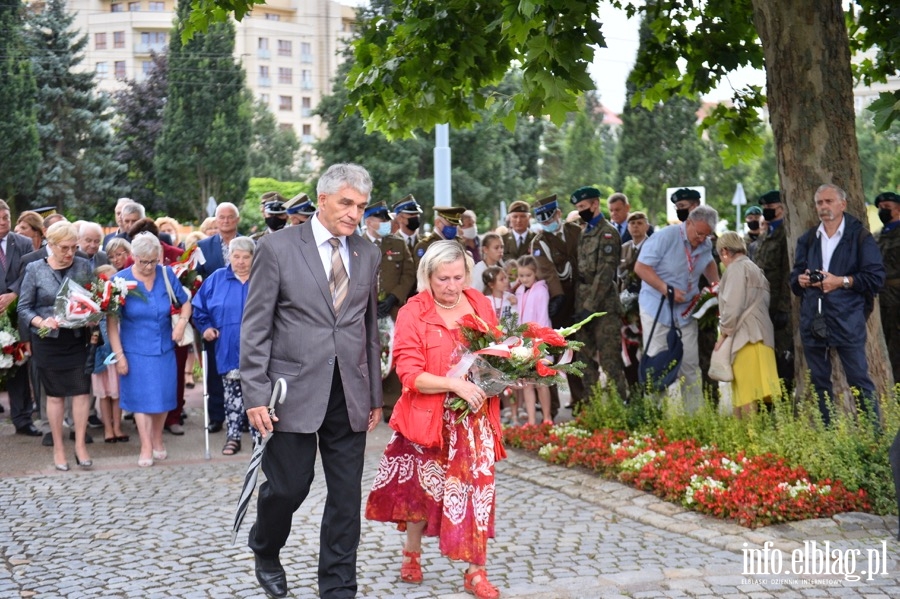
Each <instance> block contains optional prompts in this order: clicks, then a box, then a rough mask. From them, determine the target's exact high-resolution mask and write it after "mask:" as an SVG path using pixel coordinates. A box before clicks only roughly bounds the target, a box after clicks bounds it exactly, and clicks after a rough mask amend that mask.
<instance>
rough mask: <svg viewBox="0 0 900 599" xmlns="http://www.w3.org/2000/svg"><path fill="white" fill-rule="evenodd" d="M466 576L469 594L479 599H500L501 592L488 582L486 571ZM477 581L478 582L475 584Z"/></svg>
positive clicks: (466, 586)
mask: <svg viewBox="0 0 900 599" xmlns="http://www.w3.org/2000/svg"><path fill="white" fill-rule="evenodd" d="M465 574H466V578H465V581H466V582H465V589H466V592H467V593H472V594H473V595H475V597H477V598H478V599H497V598H498V597H500V591H498V590H497V587H495V586H494V585H492V584H491V583H490V582H488V579H487V572H486V571H484V570H475V571H474V572H466V573H465ZM476 580H477V581H478V582H475V581H476Z"/></svg>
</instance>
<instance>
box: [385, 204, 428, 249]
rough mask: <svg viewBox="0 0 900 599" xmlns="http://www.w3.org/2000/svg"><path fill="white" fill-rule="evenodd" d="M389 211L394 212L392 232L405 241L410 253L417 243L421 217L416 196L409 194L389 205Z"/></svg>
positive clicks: (420, 208) (420, 209)
mask: <svg viewBox="0 0 900 599" xmlns="http://www.w3.org/2000/svg"><path fill="white" fill-rule="evenodd" d="M391 211H392V212H393V213H394V220H393V223H392V230H393V233H394V235H396V236H398V237H400V239H402V240H403V241H404V242H405V243H406V247H407V248H409V253H410V254H412V253H413V250H414V249H415V248H416V244H417V243H419V235H418V230H419V225H420V224H421V223H420V222H419V220H420V219H421V217H422V207H421V206H419V203H418V202H417V201H416V198H414V197H413V195H412V194H409V195H408V196H406V197H405V198H403V199H402V200H400V201H399V202H397V203H395V204H394V205H393V206H391Z"/></svg>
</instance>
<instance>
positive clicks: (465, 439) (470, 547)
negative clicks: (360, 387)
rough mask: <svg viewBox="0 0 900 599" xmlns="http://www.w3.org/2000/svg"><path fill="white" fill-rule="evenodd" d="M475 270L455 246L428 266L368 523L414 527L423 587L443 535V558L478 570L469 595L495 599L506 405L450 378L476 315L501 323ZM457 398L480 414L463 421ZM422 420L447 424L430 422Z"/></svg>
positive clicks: (410, 534)
mask: <svg viewBox="0 0 900 599" xmlns="http://www.w3.org/2000/svg"><path fill="white" fill-rule="evenodd" d="M472 267H473V262H472V258H471V257H470V256H469V255H468V254H467V253H466V252H465V250H464V249H463V248H462V246H460V245H459V243H457V242H456V241H438V242H435V243H433V244H432V245H430V246H429V247H428V250H427V251H426V252H425V255H424V256H423V257H422V261H421V262H420V263H419V268H418V273H417V275H418V291H419V293H418V294H416V295H415V296H413V297H412V298H411V299H410V300H409V301H408V302H407V303H406V305H405V306H403V307H402V308H400V312H399V314H398V315H397V324H396V330H395V336H394V364H395V366H396V369H397V375H398V376H399V377H400V382H401V383H403V393H402V395H401V396H400V399H399V400H398V401H397V405H396V407H395V408H394V411H393V413H392V414H391V423H390V424H391V428H393V429H394V431H395V432H394V435H393V437H392V438H391V441H390V443H388V446H387V447H386V448H385V450H384V456H383V457H382V458H381V464H380V465H379V468H378V473H377V474H376V475H375V483H374V485H373V488H372V491H371V493H370V494H369V499H368V503H367V505H366V518H368V519H370V520H377V521H380V522H393V523H395V524H397V527H398V529H400V530H401V531H406V543H405V546H404V548H403V556H404V560H403V563H402V564H401V566H400V580H402V581H404V582H409V583H416V584H418V583H421V582H422V567H421V564H420V562H419V559H420V557H421V552H422V537H423V535H426V536H437V537H440V550H441V553H442V554H444V555H446V556H447V557H449V558H450V559H455V560H461V561H464V562H467V563H468V564H469V567H468V569H467V570H466V573H465V577H464V581H463V585H464V588H465V590H466V591H468V592H470V593H473V594H474V595H475V596H476V597H478V598H479V599H496V598H497V597H499V596H500V592H499V591H498V590H497V588H496V587H494V585H492V584H491V583H490V582H489V581H488V578H487V572H486V571H485V569H484V567H485V564H486V562H487V540H488V539H489V538H491V537H493V536H494V513H495V509H496V502H495V493H494V463H495V462H496V461H497V460H500V459H502V458H503V457H504V456H505V453H504V451H503V446H502V436H501V431H500V400H499V399H498V398H497V397H496V396H494V397H488V395H487V394H486V393H485V392H484V391H483V390H482V389H480V388H479V387H478V386H477V385H475V384H474V383H471V382H469V381H468V380H466V379H465V378H464V377H453V378H451V377H448V376H447V373H448V372H449V370H450V367H451V366H452V365H453V363H454V358H453V356H454V351H455V350H456V347H457V344H458V341H459V320H460V319H461V318H463V317H464V316H467V315H476V316H478V317H480V318H481V319H483V320H484V321H485V322H487V323H488V324H489V325H496V324H497V315H496V314H495V313H494V309H493V307H492V306H491V304H490V302H489V301H488V300H487V298H486V297H485V296H484V295H483V294H482V293H481V292H480V291H478V290H477V289H475V288H473V287H471V286H470V283H471V273H472ZM448 395H449V396H450V397H454V396H455V397H461V398H463V399H464V400H465V401H466V402H467V403H468V405H469V407H470V408H471V412H470V413H469V414H467V415H466V416H465V417H464V418H462V419H461V420H459V421H457V420H458V416H459V414H458V413H456V412H455V411H454V410H452V409H450V408H449V407H446V406H445V399H446V398H447V397H448ZM482 408H484V409H482ZM423 414H435V415H436V417H437V418H439V421H438V422H437V423H435V422H433V421H432V420H431V419H429V420H428V423H424V422H422V421H421V420H420V416H422V415H423ZM428 424H437V426H431V427H429V426H428ZM464 498H467V499H465V500H464Z"/></svg>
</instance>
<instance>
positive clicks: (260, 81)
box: [256, 76, 272, 87]
mask: <svg viewBox="0 0 900 599" xmlns="http://www.w3.org/2000/svg"><path fill="white" fill-rule="evenodd" d="M256 85H257V87H272V78H271V77H262V76H260V77H257V79H256Z"/></svg>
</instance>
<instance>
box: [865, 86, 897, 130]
mask: <svg viewBox="0 0 900 599" xmlns="http://www.w3.org/2000/svg"><path fill="white" fill-rule="evenodd" d="M866 110H868V111H870V112H873V113H875V130H876V131H879V132H883V131H887V130H888V129H890V128H891V124H892V123H893V122H894V121H895V120H897V119H898V117H900V91H895V92H882V93H880V94H878V99H877V100H875V101H874V102H872V103H871V104H869V106H868V107H867V108H866Z"/></svg>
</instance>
